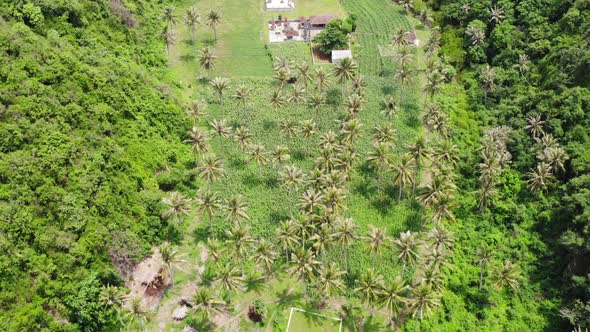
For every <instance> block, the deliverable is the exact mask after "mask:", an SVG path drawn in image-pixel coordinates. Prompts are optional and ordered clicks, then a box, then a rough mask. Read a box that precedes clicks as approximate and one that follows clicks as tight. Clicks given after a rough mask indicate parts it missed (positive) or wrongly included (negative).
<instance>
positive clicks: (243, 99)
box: [234, 84, 252, 122]
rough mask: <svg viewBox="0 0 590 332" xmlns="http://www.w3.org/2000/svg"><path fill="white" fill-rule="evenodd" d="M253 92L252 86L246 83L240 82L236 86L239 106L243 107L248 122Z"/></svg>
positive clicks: (245, 119)
mask: <svg viewBox="0 0 590 332" xmlns="http://www.w3.org/2000/svg"><path fill="white" fill-rule="evenodd" d="M251 94H252V89H250V87H248V86H247V85H246V84H240V85H238V87H237V88H236V94H235V95H234V97H235V98H236V100H237V101H238V106H240V107H242V108H243V112H244V122H248V101H249V100H250V95H251Z"/></svg>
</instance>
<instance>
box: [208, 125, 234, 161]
mask: <svg viewBox="0 0 590 332" xmlns="http://www.w3.org/2000/svg"><path fill="white" fill-rule="evenodd" d="M209 125H210V126H211V128H212V129H213V133H215V135H217V136H219V137H221V158H223V157H224V156H225V146H224V140H225V139H226V138H228V137H229V136H230V135H231V127H230V126H228V125H227V123H226V121H225V119H223V120H213V121H211V122H209Z"/></svg>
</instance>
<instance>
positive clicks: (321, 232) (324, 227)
mask: <svg viewBox="0 0 590 332" xmlns="http://www.w3.org/2000/svg"><path fill="white" fill-rule="evenodd" d="M309 240H310V241H311V242H312V243H313V248H314V249H315V252H316V254H320V253H321V255H322V260H321V262H322V264H324V262H325V261H326V251H328V249H329V248H330V245H331V244H332V242H333V241H334V230H333V228H332V227H331V226H330V225H329V224H328V223H323V224H321V225H320V227H319V228H318V229H317V230H316V231H315V233H314V234H313V235H312V236H311V237H310V238H309Z"/></svg>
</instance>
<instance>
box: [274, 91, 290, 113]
mask: <svg viewBox="0 0 590 332" xmlns="http://www.w3.org/2000/svg"><path fill="white" fill-rule="evenodd" d="M286 103H287V100H286V99H285V97H283V95H282V94H281V90H274V91H273V92H272V94H271V96H270V106H272V107H273V108H274V109H275V110H277V109H279V108H282V107H284V106H285V104H286Z"/></svg>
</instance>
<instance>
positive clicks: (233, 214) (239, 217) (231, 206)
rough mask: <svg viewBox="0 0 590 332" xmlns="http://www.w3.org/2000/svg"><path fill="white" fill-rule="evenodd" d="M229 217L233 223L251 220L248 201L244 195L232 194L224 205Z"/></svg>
mask: <svg viewBox="0 0 590 332" xmlns="http://www.w3.org/2000/svg"><path fill="white" fill-rule="evenodd" d="M224 210H225V214H226V215H227V219H229V220H230V221H231V222H233V223H240V222H242V221H244V220H250V216H249V215H248V203H246V201H245V200H244V196H242V195H239V194H238V195H232V196H230V197H229V198H228V199H227V200H226V202H225V206H224Z"/></svg>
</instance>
